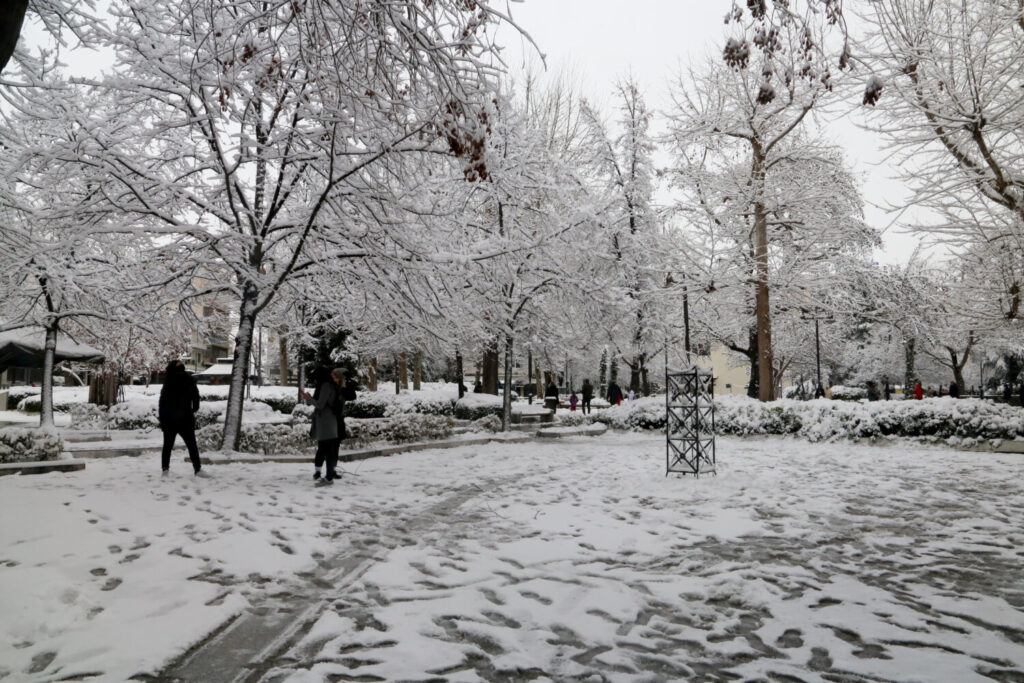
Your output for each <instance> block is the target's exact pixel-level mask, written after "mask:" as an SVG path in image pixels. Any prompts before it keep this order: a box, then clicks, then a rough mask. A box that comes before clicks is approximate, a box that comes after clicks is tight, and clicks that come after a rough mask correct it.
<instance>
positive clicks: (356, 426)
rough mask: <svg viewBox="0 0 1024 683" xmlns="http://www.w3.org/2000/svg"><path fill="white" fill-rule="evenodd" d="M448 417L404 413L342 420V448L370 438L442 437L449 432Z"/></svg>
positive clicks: (428, 439)
mask: <svg viewBox="0 0 1024 683" xmlns="http://www.w3.org/2000/svg"><path fill="white" fill-rule="evenodd" d="M452 426H453V425H452V420H451V418H448V417H445V416H443V415H419V414H417V413H408V414H405V415H395V416H394V417H385V418H380V419H376V420H359V419H354V420H346V421H345V428H346V431H347V433H348V438H347V439H345V441H343V442H342V447H343V448H346V447H347V448H356V447H359V445H361V444H365V443H370V442H373V441H387V442H391V443H406V442H410V441H431V440H434V439H443V438H445V437H448V436H451V434H452Z"/></svg>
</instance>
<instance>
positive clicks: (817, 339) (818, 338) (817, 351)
mask: <svg viewBox="0 0 1024 683" xmlns="http://www.w3.org/2000/svg"><path fill="white" fill-rule="evenodd" d="M814 351H815V358H816V360H817V365H818V386H819V387H820V386H821V335H820V334H819V332H818V318H817V316H815V318H814Z"/></svg>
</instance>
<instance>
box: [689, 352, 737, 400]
mask: <svg viewBox="0 0 1024 683" xmlns="http://www.w3.org/2000/svg"><path fill="white" fill-rule="evenodd" d="M697 364H698V365H699V366H701V367H702V368H712V369H713V370H714V373H715V394H717V395H719V396H721V395H722V394H732V395H736V396H746V395H747V384H749V382H750V363H749V362H748V361H747V359H746V358H745V357H743V356H741V355H740V354H738V353H736V352H734V351H730V350H729V349H727V348H725V347H724V346H722V345H721V344H712V345H711V352H710V354H706V355H705V354H699V355H698V356H697Z"/></svg>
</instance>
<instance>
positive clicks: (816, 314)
mask: <svg viewBox="0 0 1024 683" xmlns="http://www.w3.org/2000/svg"><path fill="white" fill-rule="evenodd" d="M800 318H801V319H802V320H813V321H814V357H815V364H816V366H817V371H818V386H819V387H820V386H821V332H820V330H819V328H818V322H819V321H821V320H831V319H832V313H831V311H825V310H822V309H820V308H818V307H817V306H815V307H814V308H813V309H806V308H804V309H801V312H800Z"/></svg>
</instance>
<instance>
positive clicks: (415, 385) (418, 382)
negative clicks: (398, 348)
mask: <svg viewBox="0 0 1024 683" xmlns="http://www.w3.org/2000/svg"><path fill="white" fill-rule="evenodd" d="M422 383H423V352H422V351H417V352H416V353H414V354H413V355H412V390H413V391H420V389H421V388H422Z"/></svg>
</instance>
